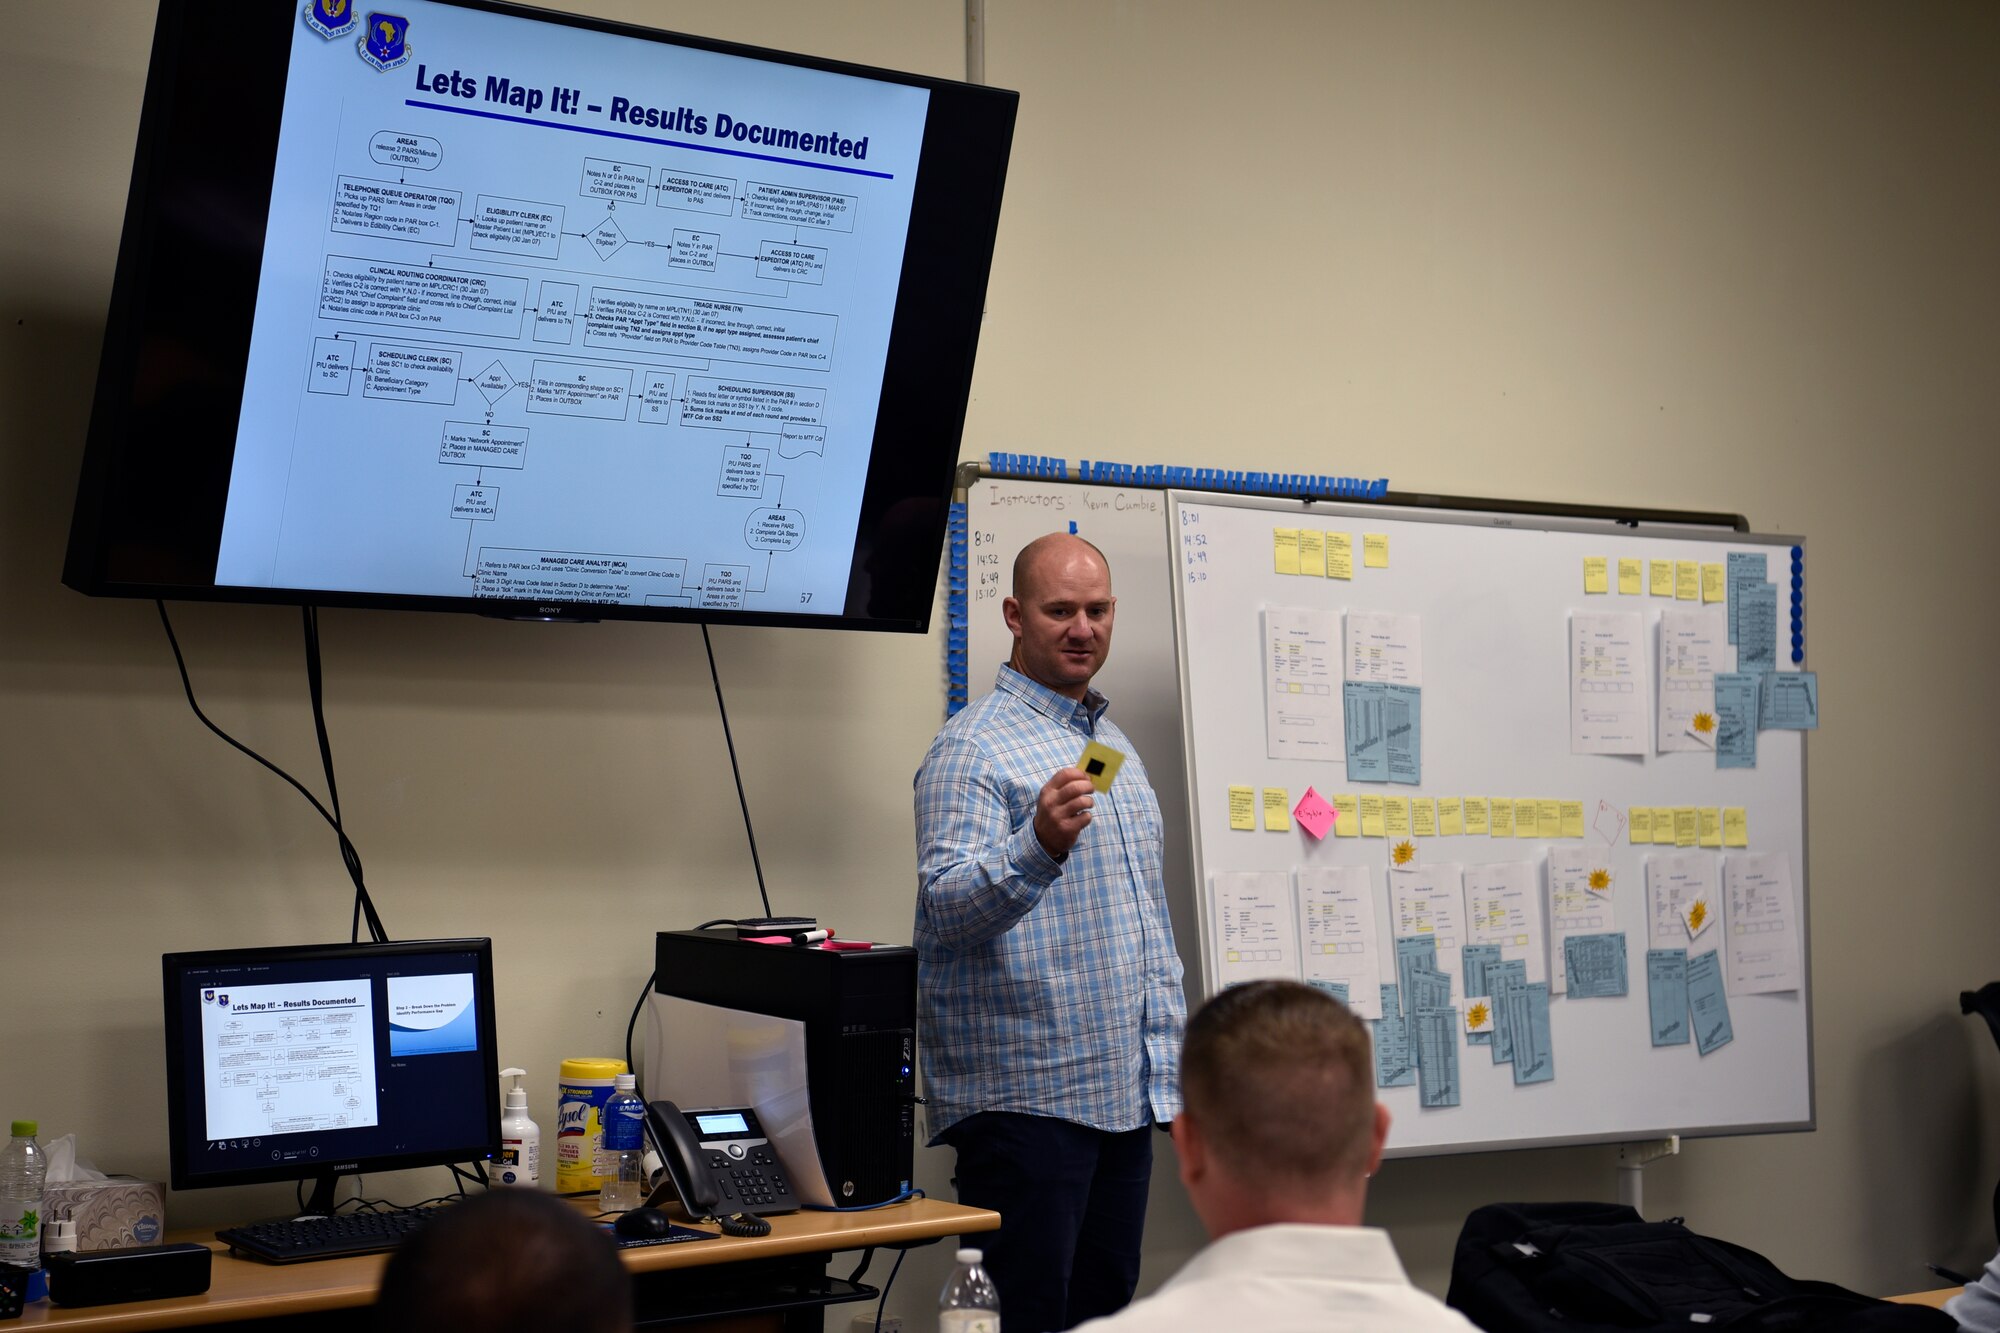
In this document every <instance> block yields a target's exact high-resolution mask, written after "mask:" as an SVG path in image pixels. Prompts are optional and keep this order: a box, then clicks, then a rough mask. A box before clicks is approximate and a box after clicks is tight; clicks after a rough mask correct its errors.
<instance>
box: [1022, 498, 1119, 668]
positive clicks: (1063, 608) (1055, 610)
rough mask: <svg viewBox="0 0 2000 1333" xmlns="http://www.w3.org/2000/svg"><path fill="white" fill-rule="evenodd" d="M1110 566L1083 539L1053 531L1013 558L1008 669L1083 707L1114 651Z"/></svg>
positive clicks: (1113, 605) (1114, 605) (1030, 544)
mask: <svg viewBox="0 0 2000 1333" xmlns="http://www.w3.org/2000/svg"><path fill="white" fill-rule="evenodd" d="M1116 605H1117V599H1116V598H1115V597H1113V596H1112V595H1111V565H1110V562H1109V561H1107V560H1105V558H1104V553H1103V552H1102V551H1100V550H1098V549H1097V548H1096V547H1095V546H1092V545H1091V544H1090V543H1089V542H1087V541H1085V540H1084V539H1083V538H1081V537H1077V536H1073V535H1071V534H1070V533H1067V532H1052V533H1050V534H1049V535H1048V536H1046V537H1037V538H1036V539H1035V540H1034V541H1031V542H1029V543H1028V544H1027V545H1026V546H1024V547H1022V548H1021V554H1020V555H1018V556H1016V557H1015V558H1014V593H1013V595H1012V596H1011V597H1009V598H1007V600H1006V601H1004V602H1002V603H1001V604H1000V614H1001V615H1003V616H1005V617H1006V619H1007V629H1008V631H1009V632H1010V633H1012V634H1013V636H1014V653H1013V656H1012V657H1010V658H1009V659H1008V662H1007V664H1008V665H1009V666H1011V667H1013V668H1014V670H1016V671H1018V672H1020V673H1021V674H1022V675H1024V676H1026V677H1027V678H1028V679H1030V680H1032V681H1036V682H1037V683H1039V684H1042V685H1046V686H1047V687H1048V688H1049V689H1051V690H1054V691H1055V692H1056V693H1057V694H1060V695H1063V696H1065V697H1067V698H1071V699H1078V700H1081V699H1082V698H1083V697H1084V695H1085V694H1087V693H1088V692H1089V690H1090V681H1091V678H1092V677H1093V676H1095V675H1096V674H1097V672H1098V669H1099V668H1100V667H1102V666H1103V665H1104V659H1105V657H1106V655H1107V654H1109V653H1110V651H1111V619H1112V611H1113V609H1114V608H1115V607H1116Z"/></svg>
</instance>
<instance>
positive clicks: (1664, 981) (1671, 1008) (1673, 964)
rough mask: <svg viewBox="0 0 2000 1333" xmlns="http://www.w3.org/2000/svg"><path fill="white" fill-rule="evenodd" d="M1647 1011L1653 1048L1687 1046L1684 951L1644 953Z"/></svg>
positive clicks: (1685, 956)
mask: <svg viewBox="0 0 2000 1333" xmlns="http://www.w3.org/2000/svg"><path fill="white" fill-rule="evenodd" d="M1646 1009H1647V1013H1648V1015H1649V1016H1650V1018H1651V1020H1652V1024H1653V1045H1655V1046H1685V1045H1687V1043H1688V954H1687V950H1686V949H1648V950H1646Z"/></svg>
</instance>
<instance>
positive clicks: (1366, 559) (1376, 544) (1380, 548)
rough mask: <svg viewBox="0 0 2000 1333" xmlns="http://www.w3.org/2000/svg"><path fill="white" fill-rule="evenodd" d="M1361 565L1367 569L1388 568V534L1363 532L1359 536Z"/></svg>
mask: <svg viewBox="0 0 2000 1333" xmlns="http://www.w3.org/2000/svg"><path fill="white" fill-rule="evenodd" d="M1361 563H1362V564H1363V565H1364V566H1366V567H1367V568H1369V569H1387V568H1388V567H1389V534H1388V533H1386V532H1364V533H1362V534H1361Z"/></svg>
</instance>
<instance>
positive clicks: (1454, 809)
mask: <svg viewBox="0 0 2000 1333" xmlns="http://www.w3.org/2000/svg"><path fill="white" fill-rule="evenodd" d="M1482 831H1483V830H1482ZM1464 832H1465V802H1464V801H1461V800H1460V799H1459V798H1458V797H1456V796H1440V797H1438V836H1439V837H1443V838H1455V837H1457V836H1459V835H1460V834H1462V833H1464Z"/></svg>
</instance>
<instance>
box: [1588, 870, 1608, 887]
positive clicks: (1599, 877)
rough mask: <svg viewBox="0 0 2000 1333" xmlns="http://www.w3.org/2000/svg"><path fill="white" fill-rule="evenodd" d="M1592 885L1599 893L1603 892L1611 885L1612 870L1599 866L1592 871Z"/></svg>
mask: <svg viewBox="0 0 2000 1333" xmlns="http://www.w3.org/2000/svg"><path fill="white" fill-rule="evenodd" d="M1590 887H1591V888H1593V889H1596V890H1597V891H1598V892H1599V893H1603V892H1604V891H1605V890H1606V889H1608V888H1610V887H1611V872H1610V871H1609V870H1606V869H1605V868H1604V867H1603V866H1599V867H1597V868H1596V869H1595V870H1593V871H1591V872H1590Z"/></svg>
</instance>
